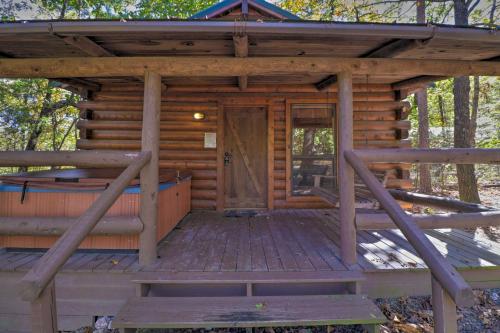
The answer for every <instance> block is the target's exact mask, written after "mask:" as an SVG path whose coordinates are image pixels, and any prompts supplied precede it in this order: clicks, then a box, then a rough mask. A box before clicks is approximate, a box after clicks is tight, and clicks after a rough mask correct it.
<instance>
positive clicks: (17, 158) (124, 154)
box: [0, 150, 140, 168]
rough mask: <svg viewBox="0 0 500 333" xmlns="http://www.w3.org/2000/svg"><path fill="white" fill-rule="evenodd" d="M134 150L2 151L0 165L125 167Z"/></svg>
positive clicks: (133, 154)
mask: <svg viewBox="0 0 500 333" xmlns="http://www.w3.org/2000/svg"><path fill="white" fill-rule="evenodd" d="M139 154H140V153H139V152H135V151H111V150H110V151H107V150H78V151H2V152H0V167H18V166H75V167H87V168H110V167H127V166H128V165H129V164H130V163H131V162H132V161H134V160H135V159H136V158H137V157H138V156H139Z"/></svg>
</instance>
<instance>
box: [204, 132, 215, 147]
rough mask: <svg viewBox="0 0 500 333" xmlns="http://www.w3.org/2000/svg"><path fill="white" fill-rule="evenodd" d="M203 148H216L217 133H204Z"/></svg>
mask: <svg viewBox="0 0 500 333" xmlns="http://www.w3.org/2000/svg"><path fill="white" fill-rule="evenodd" d="M204 147H205V148H217V133H205V144H204Z"/></svg>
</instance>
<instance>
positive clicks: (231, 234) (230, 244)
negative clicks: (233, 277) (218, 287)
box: [221, 218, 239, 272]
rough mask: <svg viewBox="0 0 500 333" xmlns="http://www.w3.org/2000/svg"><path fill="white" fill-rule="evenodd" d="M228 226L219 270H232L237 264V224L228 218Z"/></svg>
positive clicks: (234, 269)
mask: <svg viewBox="0 0 500 333" xmlns="http://www.w3.org/2000/svg"><path fill="white" fill-rule="evenodd" d="M229 221H230V224H229V226H228V232H227V240H226V246H225V248H224V254H223V256H222V263H221V271H224V272H228V271H229V272H234V271H236V267H237V264H238V238H239V224H238V223H237V222H236V221H234V218H232V219H230V220H229Z"/></svg>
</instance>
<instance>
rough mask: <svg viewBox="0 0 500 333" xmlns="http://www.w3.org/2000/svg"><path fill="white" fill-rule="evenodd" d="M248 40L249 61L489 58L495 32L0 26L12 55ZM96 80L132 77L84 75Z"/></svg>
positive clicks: (497, 42)
mask: <svg viewBox="0 0 500 333" xmlns="http://www.w3.org/2000/svg"><path fill="white" fill-rule="evenodd" d="M235 34H238V35H243V34H245V35H247V36H248V57H268V56H269V57H271V56H272V57H297V56H298V57H302V56H304V57H333V58H362V57H374V58H402V59H441V60H491V59H495V58H496V57H499V56H500V35H498V33H496V32H495V31H491V30H486V29H476V28H457V27H449V26H418V25H397V24H391V25H389V24H347V23H331V22H305V21H301V22H289V21H286V22H263V23H259V22H239V23H237V22H215V21H129V22H117V21H72V22H68V21H50V22H28V23H21V22H15V23H3V24H0V55H2V56H4V57H9V58H61V57H87V56H117V57H134V56H179V57H184V56H199V57H203V56H222V57H234V55H235V44H234V42H233V36H234V35H235ZM322 78H324V76H321V75H309V76H298V75H269V76H252V77H249V78H248V84H249V85H257V84H270V85H272V84H294V85H296V84H313V83H317V82H318V81H320V80H321V79H322ZM410 78H412V77H411V76H408V75H389V76H387V75H370V76H366V75H363V76H355V77H354V81H355V82H357V83H395V82H399V81H403V80H406V79H410ZM87 80H89V81H92V82H98V83H101V84H102V83H105V82H116V81H118V82H130V81H134V80H136V79H135V78H120V79H113V78H87ZM164 81H165V83H167V84H169V85H205V84H206V85H227V84H236V83H237V78H236V77H202V76H200V77H189V78H186V77H182V78H180V77H166V78H164Z"/></svg>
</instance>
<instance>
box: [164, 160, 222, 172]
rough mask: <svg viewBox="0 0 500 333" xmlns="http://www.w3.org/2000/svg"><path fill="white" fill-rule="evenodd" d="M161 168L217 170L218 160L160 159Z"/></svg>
mask: <svg viewBox="0 0 500 333" xmlns="http://www.w3.org/2000/svg"><path fill="white" fill-rule="evenodd" d="M160 168H165V169H182V170H184V169H189V170H207V169H210V170H215V169H216V168H217V164H216V161H203V162H202V161H164V160H160Z"/></svg>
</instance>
